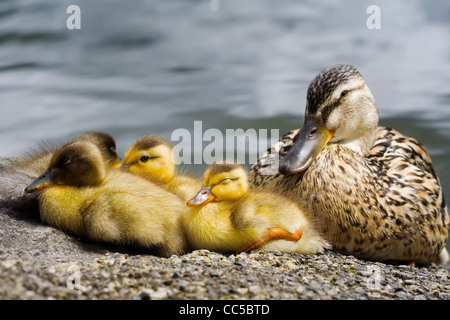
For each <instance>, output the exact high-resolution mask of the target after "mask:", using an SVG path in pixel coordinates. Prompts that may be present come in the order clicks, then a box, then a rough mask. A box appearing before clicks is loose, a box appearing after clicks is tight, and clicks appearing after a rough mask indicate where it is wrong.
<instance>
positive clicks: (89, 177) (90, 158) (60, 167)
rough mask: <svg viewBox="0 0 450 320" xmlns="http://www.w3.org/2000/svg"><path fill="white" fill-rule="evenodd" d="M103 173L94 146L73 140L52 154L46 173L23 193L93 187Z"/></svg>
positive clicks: (100, 161) (99, 182) (103, 168)
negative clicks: (53, 187) (48, 188)
mask: <svg viewBox="0 0 450 320" xmlns="http://www.w3.org/2000/svg"><path fill="white" fill-rule="evenodd" d="M106 172H107V166H106V164H105V160H104V158H103V155H102V152H101V151H100V149H99V148H98V146H97V145H95V144H93V143H91V142H89V141H86V140H75V141H71V142H68V143H67V144H65V145H63V146H61V147H60V148H59V149H58V150H57V151H56V152H55V153H54V154H53V156H52V159H51V160H50V165H49V169H48V170H47V171H45V172H44V173H43V174H42V175H41V176H40V177H38V178H37V179H36V180H35V181H34V182H32V183H31V184H30V185H29V186H28V187H27V188H26V189H25V192H28V193H30V192H35V191H39V190H42V189H43V188H45V187H48V186H51V185H65V186H74V187H85V186H97V185H99V184H101V183H102V182H103V180H104V179H105V177H106Z"/></svg>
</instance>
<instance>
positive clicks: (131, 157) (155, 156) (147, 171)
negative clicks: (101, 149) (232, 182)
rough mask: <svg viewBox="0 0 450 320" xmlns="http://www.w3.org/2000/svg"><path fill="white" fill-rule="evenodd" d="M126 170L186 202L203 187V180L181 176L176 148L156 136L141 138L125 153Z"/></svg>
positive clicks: (124, 163)
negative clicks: (175, 154) (162, 187)
mask: <svg viewBox="0 0 450 320" xmlns="http://www.w3.org/2000/svg"><path fill="white" fill-rule="evenodd" d="M121 168H122V169H124V170H126V171H129V172H131V173H133V174H137V175H139V176H141V177H144V178H146V179H149V180H150V181H153V182H155V183H158V184H160V185H161V186H164V187H165V188H167V189H168V190H169V191H171V192H173V193H175V194H177V195H178V196H180V197H181V198H182V199H183V200H184V201H187V200H188V199H190V198H191V197H192V196H193V195H194V194H193V193H192V190H198V189H199V188H201V186H202V181H201V179H198V178H195V177H192V176H189V175H186V174H177V167H176V164H175V163H174V161H173V157H172V145H171V144H170V142H168V141H167V140H165V139H163V138H162V137H160V136H156V135H147V136H144V137H141V138H139V139H137V140H136V141H135V142H134V143H133V144H132V145H131V147H130V148H128V150H127V151H126V152H125V156H124V158H123V162H122V167H121Z"/></svg>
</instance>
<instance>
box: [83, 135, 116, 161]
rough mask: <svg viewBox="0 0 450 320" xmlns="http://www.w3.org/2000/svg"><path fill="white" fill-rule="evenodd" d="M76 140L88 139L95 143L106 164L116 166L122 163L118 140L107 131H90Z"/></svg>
mask: <svg viewBox="0 0 450 320" xmlns="http://www.w3.org/2000/svg"><path fill="white" fill-rule="evenodd" d="M76 140H86V141H89V142H92V143H93V144H95V145H96V146H97V147H98V148H99V149H100V152H101V153H102V155H103V158H104V160H105V162H106V164H107V165H109V166H110V167H114V168H116V167H118V165H120V159H119V156H118V155H117V150H116V141H115V140H114V138H113V137H112V136H111V135H109V134H107V133H105V132H99V131H89V132H86V133H84V134H82V135H81V136H79V137H78V138H77V139H76Z"/></svg>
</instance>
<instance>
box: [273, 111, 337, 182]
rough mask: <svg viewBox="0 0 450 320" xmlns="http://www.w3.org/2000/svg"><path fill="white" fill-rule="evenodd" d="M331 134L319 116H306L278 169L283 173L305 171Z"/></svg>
mask: <svg viewBox="0 0 450 320" xmlns="http://www.w3.org/2000/svg"><path fill="white" fill-rule="evenodd" d="M332 136H333V133H332V132H331V131H329V130H328V129H327V128H326V127H325V125H324V124H323V122H322V120H321V119H320V118H318V117H310V118H306V120H305V124H304V126H303V128H302V129H301V130H300V132H299V133H298V136H297V137H296V139H295V142H294V145H293V146H292V148H291V149H290V150H289V151H288V153H287V154H286V155H285V156H284V158H283V159H282V160H281V162H280V166H279V168H278V171H279V172H280V173H281V174H283V175H290V174H296V173H300V172H302V171H305V170H306V169H307V168H308V167H309V166H310V165H311V163H312V162H313V161H314V160H315V159H316V158H317V156H318V155H319V153H320V152H321V151H322V149H323V148H324V147H325V145H326V144H327V143H328V141H330V139H331V138H332Z"/></svg>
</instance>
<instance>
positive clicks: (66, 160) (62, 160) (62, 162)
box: [61, 157, 70, 166]
mask: <svg viewBox="0 0 450 320" xmlns="http://www.w3.org/2000/svg"><path fill="white" fill-rule="evenodd" d="M69 162H70V158H69V157H64V158H62V159H61V165H63V166H66V165H68V164H69Z"/></svg>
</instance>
